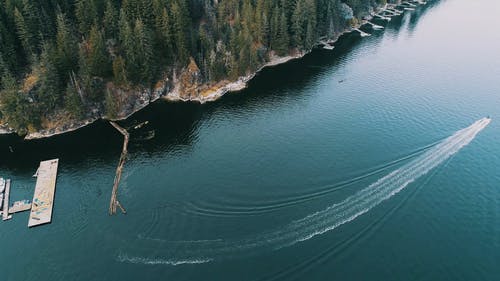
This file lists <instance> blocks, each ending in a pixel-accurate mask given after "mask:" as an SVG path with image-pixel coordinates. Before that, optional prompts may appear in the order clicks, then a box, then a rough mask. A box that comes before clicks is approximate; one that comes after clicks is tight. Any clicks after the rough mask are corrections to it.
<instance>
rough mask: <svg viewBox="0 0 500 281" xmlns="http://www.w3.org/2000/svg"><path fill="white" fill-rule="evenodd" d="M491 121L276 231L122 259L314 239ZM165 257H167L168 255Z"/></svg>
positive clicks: (192, 255)
mask: <svg viewBox="0 0 500 281" xmlns="http://www.w3.org/2000/svg"><path fill="white" fill-rule="evenodd" d="M490 121H491V119H490V118H482V119H480V120H478V121H476V122H474V123H473V124H472V125H470V126H469V127H467V128H464V129H461V130H459V131H457V132H455V133H454V134H453V135H451V136H450V137H448V138H446V139H445V140H443V141H442V142H440V143H439V144H437V145H436V146H434V147H432V148H431V149H429V150H428V151H426V152H424V153H423V154H422V155H420V156H419V157H417V158H415V159H413V160H412V161H410V162H408V163H406V164H405V165H403V166H401V167H400V168H399V169H397V170H395V171H393V172H391V173H389V174H388V175H386V176H384V177H382V178H380V179H379V180H377V181H376V182H374V183H372V184H370V185H369V186H367V187H365V188H364V189H362V190H360V191H358V192H356V193H355V194H353V195H351V196H349V197H347V198H346V199H345V200H343V201H341V202H339V203H336V204H333V205H331V206H329V207H328V208H326V209H324V210H321V211H318V212H316V213H314V214H311V215H308V216H306V217H304V218H302V219H299V220H295V221H293V222H291V223H289V224H288V225H286V226H284V227H281V228H279V229H277V230H274V231H271V232H267V233H262V234H260V235H257V236H255V237H251V238H248V239H243V240H237V241H212V242H207V243H201V244H200V243H183V244H182V245H181V247H180V248H179V245H176V244H174V243H169V242H168V241H164V242H163V243H158V244H156V245H149V246H148V247H145V248H143V249H142V250H146V253H144V254H145V256H148V257H149V258H144V257H128V256H123V255H120V256H119V260H120V261H123V262H131V263H144V264H170V265H177V264H185V263H199V262H208V261H212V260H214V259H221V258H227V257H233V256H235V255H238V256H240V255H248V254H250V253H257V252H260V251H264V250H269V249H278V248H283V247H286V246H290V245H293V244H296V243H298V242H301V241H305V240H308V239H311V238H312V237H314V236H316V235H320V234H323V233H325V232H327V231H330V230H333V229H335V228H337V227H339V226H341V225H343V224H346V223H348V222H350V221H352V220H354V219H356V218H357V217H359V216H360V215H362V214H364V213H366V212H368V211H370V210H371V209H372V208H374V207H376V206H377V205H379V204H380V203H382V202H383V201H385V200H387V199H389V198H391V197H392V196H394V195H395V194H397V193H398V192H400V191H401V190H403V189H404V188H405V187H406V186H408V185H409V184H410V183H412V182H413V181H415V180H416V179H418V178H419V177H421V176H423V175H425V174H427V173H428V172H429V171H430V170H432V169H434V168H435V167H437V166H438V165H440V164H441V163H443V162H444V161H446V160H447V159H449V158H450V157H451V156H453V155H454V154H456V153H457V152H458V151H460V149H461V148H463V147H464V146H466V145H467V144H469V143H470V142H471V141H472V140H473V139H474V138H475V137H476V135H477V134H478V133H479V132H480V131H481V130H483V129H484V128H485V127H486V126H487V125H488V124H489V123H490ZM165 248H167V249H165ZM158 249H160V250H158ZM166 256H167V257H168V258H165V257H166ZM190 261H192V262H190Z"/></svg>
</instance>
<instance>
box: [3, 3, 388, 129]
mask: <svg viewBox="0 0 500 281" xmlns="http://www.w3.org/2000/svg"><path fill="white" fill-rule="evenodd" d="M384 3H385V0H44V1H35V0H0V77H1V79H0V124H2V123H3V124H8V126H9V127H11V128H13V129H15V130H16V131H17V132H18V133H20V134H23V133H27V132H31V131H36V130H38V129H39V128H40V127H41V126H43V123H44V120H46V119H48V118H49V119H50V116H53V115H54V114H56V113H61V112H63V113H64V116H66V117H65V118H69V119H76V120H78V119H82V118H84V117H85V116H88V115H89V114H91V113H92V112H94V113H95V112H104V113H105V114H107V115H108V116H112V115H113V111H115V110H116V107H117V105H116V104H114V103H115V98H114V97H113V96H112V95H110V89H111V88H120V89H127V90H131V89H132V90H133V89H140V88H151V87H153V86H154V85H155V84H156V83H157V82H158V81H159V80H161V79H163V77H165V76H168V75H171V74H172V73H173V72H174V71H182V70H183V69H185V68H186V66H187V65H188V64H189V62H190V61H194V62H195V63H196V65H197V67H199V70H200V72H201V74H202V75H201V79H203V81H205V82H211V81H219V80H222V79H228V80H235V79H237V78H238V77H239V76H242V75H246V74H248V73H252V72H253V71H255V70H256V69H257V68H259V67H260V66H261V65H262V64H264V63H265V62H267V61H268V60H269V58H270V56H271V55H276V56H285V55H288V54H290V53H291V52H297V51H306V50H310V49H311V48H312V47H313V46H314V44H315V43H316V42H317V41H318V39H319V38H322V37H327V38H333V37H334V36H335V35H336V34H338V33H340V32H342V31H343V30H345V29H346V27H348V26H350V25H353V24H355V23H356V22H357V21H358V20H359V19H360V18H362V17H363V16H364V15H366V14H368V13H369V12H370V11H371V10H372V9H373V8H374V7H376V6H379V5H381V4H384ZM124 93H126V91H124Z"/></svg>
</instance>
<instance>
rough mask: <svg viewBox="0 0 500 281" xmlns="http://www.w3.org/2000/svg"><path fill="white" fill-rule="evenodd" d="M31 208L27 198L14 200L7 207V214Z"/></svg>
mask: <svg viewBox="0 0 500 281" xmlns="http://www.w3.org/2000/svg"><path fill="white" fill-rule="evenodd" d="M29 209H31V202H30V201H29V200H21V201H16V202H14V203H13V204H12V206H10V207H9V214H14V213H19V212H24V211H28V210H29Z"/></svg>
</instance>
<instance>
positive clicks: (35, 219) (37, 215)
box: [28, 159, 59, 227]
mask: <svg viewBox="0 0 500 281" xmlns="http://www.w3.org/2000/svg"><path fill="white" fill-rule="evenodd" d="M58 164H59V159H53V160H48V161H42V162H40V167H39V168H38V176H37V179H36V186H35V193H34V195H33V201H32V207H31V212H30V218H29V222H28V227H32V226H37V225H41V224H45V223H50V222H51V220H52V208H53V207H54V193H55V188H56V179H57V167H58Z"/></svg>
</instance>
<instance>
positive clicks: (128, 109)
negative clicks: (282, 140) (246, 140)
mask: <svg viewBox="0 0 500 281" xmlns="http://www.w3.org/2000/svg"><path fill="white" fill-rule="evenodd" d="M363 24H364V21H362V22H361V23H359V24H357V25H356V26H354V27H351V28H347V29H345V30H344V31H343V32H341V33H339V34H336V36H335V37H334V38H330V39H329V40H328V44H333V43H335V42H336V41H337V40H338V39H339V38H340V36H342V35H343V34H346V33H349V32H352V31H353V30H354V29H356V28H359V27H360V26H361V25H363ZM318 43H321V42H318ZM311 51H312V49H311V50H308V51H303V52H296V53H295V55H289V56H284V57H280V56H275V55H271V59H270V61H269V62H267V63H266V64H264V65H262V66H261V67H259V68H258V69H257V70H256V71H254V72H253V73H251V74H249V75H246V76H241V77H239V78H238V79H237V80H236V81H228V80H224V81H219V82H218V83H211V84H210V85H209V84H207V83H201V84H200V83H191V85H190V87H191V89H187V87H186V85H185V84H186V83H183V82H184V80H185V77H184V78H183V76H186V75H187V76H188V80H193V79H195V80H196V78H193V77H196V76H197V75H198V74H197V71H199V69H197V66H196V64H195V63H194V62H193V61H192V62H191V64H193V63H194V65H193V66H192V65H191V64H190V65H189V66H188V67H187V69H185V71H184V72H183V73H181V74H180V75H179V77H177V75H176V73H175V72H174V74H173V77H171V79H170V78H168V77H166V78H165V79H163V81H160V82H159V83H157V85H156V86H155V88H154V89H142V90H139V91H137V90H135V94H134V95H131V96H132V97H133V101H132V102H130V103H129V104H127V106H124V107H123V108H121V109H120V111H119V112H118V113H117V116H115V117H113V118H110V117H108V116H106V115H104V114H99V113H98V114H93V115H94V116H93V117H87V118H86V119H84V120H80V121H74V122H71V123H69V124H65V125H64V126H60V127H56V128H50V129H42V130H39V131H37V132H31V133H28V134H27V135H25V136H24V139H25V140H35V139H42V138H49V137H53V136H57V135H61V134H65V133H68V132H72V131H76V130H78V129H81V128H83V127H86V126H88V125H90V124H92V123H94V122H96V121H97V120H100V119H103V120H110V121H120V120H125V119H127V118H129V117H130V116H132V115H133V114H135V113H136V112H138V111H140V110H142V109H144V108H145V107H147V106H148V105H149V104H151V103H153V102H155V101H157V100H159V99H163V100H165V101H169V102H198V103H200V104H204V103H206V102H212V101H216V100H218V99H220V98H221V97H222V96H224V95H225V94H227V93H232V92H238V91H241V90H243V89H245V88H246V87H247V85H248V82H249V81H250V80H252V79H253V78H254V77H255V76H256V75H257V74H258V73H259V72H260V71H261V70H263V69H264V68H266V67H272V66H276V65H280V64H284V63H287V62H289V61H291V60H296V59H300V58H302V57H304V56H305V55H307V54H308V53H310V52H311ZM116 91H117V92H120V91H123V90H120V89H116ZM14 133H16V132H15V130H13V129H11V128H9V127H8V126H5V125H0V135H7V134H14Z"/></svg>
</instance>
